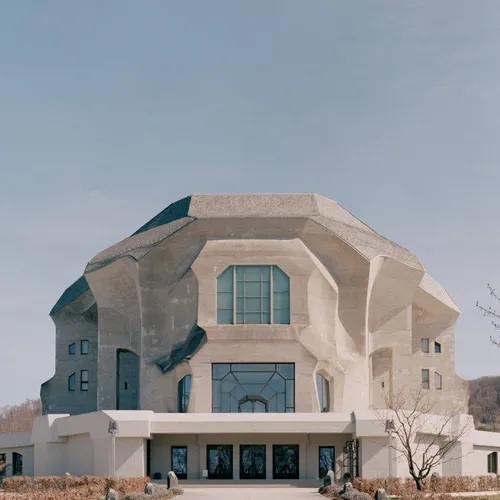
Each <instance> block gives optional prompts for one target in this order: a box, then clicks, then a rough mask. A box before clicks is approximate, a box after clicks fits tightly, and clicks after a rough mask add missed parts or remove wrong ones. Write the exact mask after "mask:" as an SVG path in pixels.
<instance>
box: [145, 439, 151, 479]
mask: <svg viewBox="0 0 500 500" xmlns="http://www.w3.org/2000/svg"><path fill="white" fill-rule="evenodd" d="M146 476H147V477H151V439H148V440H147V442H146Z"/></svg>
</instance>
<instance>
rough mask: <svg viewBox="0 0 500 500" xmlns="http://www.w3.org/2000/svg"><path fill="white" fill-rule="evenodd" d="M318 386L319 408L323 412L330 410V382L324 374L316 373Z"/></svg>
mask: <svg viewBox="0 0 500 500" xmlns="http://www.w3.org/2000/svg"><path fill="white" fill-rule="evenodd" d="M316 386H317V388H318V399H319V409H320V411H321V412H322V413H327V412H329V411H330V383H329V382H328V380H326V378H325V377H323V375H319V374H318V375H316Z"/></svg>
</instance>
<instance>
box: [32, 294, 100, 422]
mask: <svg viewBox="0 0 500 500" xmlns="http://www.w3.org/2000/svg"><path fill="white" fill-rule="evenodd" d="M52 320H53V321H54V323H55V326H56V344H55V348H56V367H55V375H54V376H53V377H52V378H51V379H50V380H48V381H47V382H45V383H44V384H42V387H41V391H40V395H41V398H42V405H43V412H44V413H52V414H57V413H71V414H79V413H87V412H91V411H95V410H96V408H97V352H98V336H97V323H98V318H97V307H96V305H95V299H94V296H93V295H92V292H90V291H87V292H86V293H85V294H84V295H82V296H81V297H79V298H78V300H76V301H74V302H73V303H72V304H71V305H69V306H66V307H64V308H62V309H60V310H59V311H58V312H57V313H55V314H54V315H53V316H52ZM82 340H88V341H89V353H88V354H84V355H82V354H81V341H82ZM73 343H74V344H75V348H76V353H75V354H69V346H70V344H73ZM81 370H88V371H89V384H88V391H81V390H80V380H81ZM72 373H75V374H76V387H75V391H68V378H69V376H70V375H71V374H72Z"/></svg>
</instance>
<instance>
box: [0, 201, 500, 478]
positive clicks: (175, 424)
mask: <svg viewBox="0 0 500 500" xmlns="http://www.w3.org/2000/svg"><path fill="white" fill-rule="evenodd" d="M50 314H51V317H52V319H53V321H54V323H55V325H56V370H55V375H54V377H53V378H52V379H50V380H49V381H47V382H45V383H44V384H43V385H42V389H41V397H42V402H43V409H44V414H45V415H44V416H43V417H40V418H39V419H38V420H37V422H36V424H35V426H34V428H33V431H32V432H31V433H30V435H29V436H27V435H23V436H17V437H8V438H6V437H5V436H3V437H2V436H0V453H5V454H6V455H7V454H12V453H15V454H16V455H15V456H16V457H17V458H16V460H17V461H18V462H19V457H18V456H21V461H22V465H21V468H22V467H23V466H24V467H25V469H24V472H26V473H28V472H29V473H34V474H36V475H48V474H63V473H65V472H70V473H71V474H99V475H102V474H113V473H117V474H120V475H124V476H142V475H144V474H149V475H152V476H155V475H156V477H160V475H161V477H163V478H164V477H165V475H166V473H167V472H168V470H171V469H173V470H174V471H175V472H177V474H178V476H179V477H180V478H181V479H183V478H185V479H188V480H193V481H194V480H202V479H204V478H207V480H211V479H220V480H224V479H225V480H259V481H266V480H267V481H272V480H276V481H279V480H286V481H297V480H308V481H314V480H319V479H320V478H321V477H323V476H324V475H325V474H326V472H327V471H328V470H329V469H332V470H334V471H335V473H336V475H337V476H340V475H341V474H342V473H343V472H346V471H349V472H351V473H352V474H356V475H361V476H363V477H377V476H387V475H398V476H404V475H407V470H406V466H405V464H404V463H403V462H401V461H400V460H398V459H397V457H394V456H391V454H390V453H389V447H388V440H389V439H390V438H389V436H388V434H387V432H386V429H385V428H384V425H383V424H382V423H381V422H380V419H379V418H378V417H377V414H376V412H377V410H380V409H383V408H384V406H385V401H386V400H385V398H386V397H390V395H391V394H395V393H398V392H399V391H400V390H403V389H407V390H417V389H422V390H424V391H426V393H427V394H428V397H429V399H430V400H432V401H433V403H434V411H435V414H436V415H435V418H436V419H438V420H439V419H440V418H441V419H442V418H443V415H445V414H446V412H447V410H448V409H449V408H451V407H456V406H457V405H460V406H462V407H463V408H464V412H465V411H466V410H465V408H466V407H467V398H468V385H467V383H466V382H464V381H463V380H462V379H460V378H459V377H457V375H456V374H455V357H454V325H455V322H456V320H457V318H458V316H459V314H460V311H459V309H458V307H457V306H456V304H455V303H454V302H453V300H452V299H451V298H450V296H449V295H448V293H447V292H446V291H445V290H444V288H443V287H442V286H441V285H440V284H438V283H437V282H436V281H434V280H433V279H432V278H431V277H430V276H429V275H428V274H427V273H426V272H425V269H424V267H423V265H422V263H421V262H420V260H419V259H418V258H417V257H416V256H415V255H413V254H412V253H411V252H409V251H408V250H406V249H405V248H403V247H401V246H399V245H396V244H395V243H392V242H391V241H389V240H387V239H385V238H383V237H382V236H380V235H379V234H377V233H376V232H375V231H373V230H372V229H370V228H369V227H368V226H366V225H365V224H363V223H362V222H361V221H359V220H358V219H356V218H355V217H354V216H353V215H351V214H350V213H349V212H347V211H346V210H345V209H344V208H342V207H341V206H340V205H339V204H337V203H336V202H334V201H331V200H328V199H326V198H324V197H321V196H318V195H314V194H297V195H290V194H272V195H271V194H269V195H260V194H254V195H220V196H219V195H209V196H205V195H193V196H190V197H188V198H184V199H182V200H180V201H178V202H176V203H173V204H172V205H170V206H169V207H167V208H166V209H165V210H164V211H163V212H161V213H160V214H158V215H157V216H155V217H154V218H153V219H151V220H150V221H149V222H148V223H146V224H145V225H144V226H142V227H141V228H140V229H139V230H138V231H136V232H135V233H134V234H133V235H131V236H130V237H129V238H126V239H125V240H123V241H121V242H119V243H117V244H116V245H113V246H112V247H110V248H108V249H107V250H104V251H103V252H101V253H99V254H98V255H97V256H95V257H94V258H93V259H92V260H91V261H90V262H89V263H88V264H87V267H86V269H85V272H84V274H83V276H82V277H81V278H80V279H78V280H77V281H76V282H75V283H74V284H73V285H71V286H70V287H69V288H68V289H67V290H66V291H65V292H64V293H63V294H62V296H61V297H60V299H59V300H58V301H57V303H56V305H55V306H54V308H53V309H52V311H51V313H50ZM470 419H471V417H470V416H468V415H466V414H465V413H464V414H463V415H461V416H457V418H456V419H454V420H453V422H452V423H451V424H452V425H458V424H459V423H460V422H466V421H470ZM427 432H428V433H429V434H432V431H430V430H428V431H427ZM498 451H500V435H497V434H492V433H481V432H478V431H475V430H471V431H470V432H468V433H467V434H466V435H464V436H463V438H462V439H461V441H460V443H459V445H458V446H457V449H456V454H457V458H456V459H455V460H453V461H451V462H447V463H445V464H442V465H439V466H438V467H437V468H436V470H437V471H438V472H440V473H441V474H443V475H456V474H469V473H474V474H480V473H486V472H488V471H490V472H491V471H493V469H494V468H495V469H496V456H497V455H496V454H497V452H498ZM9 456H10V455H9ZM12 456H13V457H14V455H12ZM49 457H50V459H48V458H49ZM23 464H24V465H23ZM17 470H18V471H19V466H17ZM495 472H496V470H495Z"/></svg>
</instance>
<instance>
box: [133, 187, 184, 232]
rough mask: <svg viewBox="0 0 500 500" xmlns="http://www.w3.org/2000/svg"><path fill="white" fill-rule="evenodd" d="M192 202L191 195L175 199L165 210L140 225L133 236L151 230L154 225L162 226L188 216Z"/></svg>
mask: <svg viewBox="0 0 500 500" xmlns="http://www.w3.org/2000/svg"><path fill="white" fill-rule="evenodd" d="M190 204H191V196H186V198H182V200H179V201H175V202H174V203H171V204H170V205H169V206H168V207H167V208H165V210H162V211H161V212H160V213H159V214H158V215H155V216H154V217H153V218H152V219H151V220H150V221H149V222H146V224H144V226H142V227H140V228H139V229H138V230H137V231H136V232H135V233H134V234H133V235H132V236H135V235H136V234H139V233H144V232H145V231H149V230H150V229H153V228H154V227H158V226H162V225H164V224H169V223H170V222H173V221H174V220H179V219H182V218H184V217H187V216H188V214H189V206H190Z"/></svg>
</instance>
